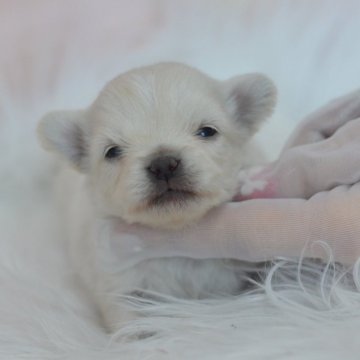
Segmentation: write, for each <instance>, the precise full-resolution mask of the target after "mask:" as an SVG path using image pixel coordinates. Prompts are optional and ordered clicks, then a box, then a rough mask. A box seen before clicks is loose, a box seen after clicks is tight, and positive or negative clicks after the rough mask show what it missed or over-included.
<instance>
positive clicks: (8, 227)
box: [0, 0, 360, 360]
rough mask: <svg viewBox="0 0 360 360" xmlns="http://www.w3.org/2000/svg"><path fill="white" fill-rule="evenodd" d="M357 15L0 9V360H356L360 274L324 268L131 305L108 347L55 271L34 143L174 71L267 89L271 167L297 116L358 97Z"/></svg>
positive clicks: (176, 5) (299, 4)
mask: <svg viewBox="0 0 360 360" xmlns="http://www.w3.org/2000/svg"><path fill="white" fill-rule="evenodd" d="M359 14H360V3H359V2H358V1H356V0H348V1H346V2H344V1H338V0H317V1H293V2H291V1H281V0H269V1H266V2H265V1H260V0H247V1H245V0H244V1H241V0H238V1H235V0H226V1H220V0H219V1H216V0H207V1H206V0H199V1H191V0H182V1H181V0H179V1H175V0H174V1H166V0H135V1H116V0H104V1H86V0H64V1H57V2H56V1H55V2H54V1H47V0H28V1H21V0H8V1H6V0H5V1H2V2H1V4H0V144H1V155H0V236H1V237H0V249H1V251H0V284H1V287H0V358H1V359H6V360H10V359H16V360H21V359H54V360H55V359H73V360H81V359H87V360H91V359H104V360H108V359H109V360H110V359H210V360H211V359H247V360H253V359H277V360H278V359H308V360H311V359H314V360H315V359H316V360H320V359H327V360H329V359H342V358H343V359H358V358H359V357H360V355H359V354H360V341H359V337H358V332H359V331H360V330H359V329H360V292H359V290H360V278H359V274H360V270H359V266H355V267H354V269H349V271H350V275H347V276H345V275H344V270H339V269H335V268H334V266H333V263H332V262H331V261H329V264H328V266H327V267H321V266H319V265H312V266H309V265H302V264H301V263H298V262H296V261H290V260H283V261H280V262H278V263H277V264H276V265H274V266H273V267H269V269H268V272H267V276H266V279H265V280H264V282H262V284H260V285H259V287H258V289H257V290H255V291H253V292H250V293H248V294H245V295H242V296H239V297H237V298H229V299H227V300H222V301H212V302H206V301H202V302H191V301H173V302H171V303H168V304H157V303H153V304H146V306H145V305H144V304H133V306H140V307H142V308H145V311H146V312H147V313H148V317H146V318H142V319H141V320H138V321H136V322H133V323H130V324H128V326H126V327H125V328H123V329H122V330H121V331H120V332H119V334H116V335H115V336H112V337H111V336H110V335H108V334H106V333H105V332H104V331H103V330H102V329H101V328H100V327H99V326H98V325H97V323H96V321H95V310H94V308H93V307H92V304H91V302H89V300H88V297H87V296H86V294H84V293H82V292H81V291H80V288H79V286H78V284H77V283H76V282H75V280H74V276H73V273H72V269H71V266H70V264H69V263H68V261H67V256H66V252H65V249H64V246H63V242H62V237H63V233H62V229H61V228H59V225H58V224H57V221H56V220H57V219H56V218H57V214H56V209H54V207H53V206H52V199H51V191H50V188H51V173H52V171H51V170H52V168H51V161H50V160H49V158H48V157H47V155H46V154H44V153H43V152H42V151H41V150H40V148H39V147H38V145H37V142H36V137H35V135H34V129H35V124H36V122H37V120H38V118H39V117H40V116H41V115H42V114H43V113H44V112H46V111H47V110H50V109H54V108H65V107H67V108H70V107H81V106H85V105H87V104H88V103H89V102H90V101H91V99H92V98H93V97H94V96H95V94H96V93H97V91H98V90H99V89H100V88H101V86H102V85H103V84H104V82H105V81H106V80H109V79H110V78H112V77H113V76H114V75H116V74H118V73H120V72H122V71H124V70H126V69H128V68H130V67H134V66H137V65H143V64H147V63H153V62H156V61H161V60H177V61H184V62H187V63H189V64H191V65H194V66H197V67H199V68H201V69H202V70H204V71H206V72H208V73H210V74H211V75H213V76H215V77H219V78H225V77H227V76H231V75H233V74H236V73H242V72H247V71H261V72H265V73H267V74H268V75H269V76H270V77H272V78H273V79H274V81H275V83H277V85H278V87H279V93H280V96H279V107H278V111H277V113H276V114H275V116H274V119H273V120H271V121H270V122H269V125H268V126H266V127H265V129H264V130H263V131H262V133H261V134H260V138H261V140H262V141H263V143H265V145H266V146H267V149H268V151H269V153H271V156H275V155H276V153H277V151H278V150H279V148H280V146H281V144H282V142H283V140H284V137H285V136H286V135H287V134H288V133H289V131H290V129H291V128H292V127H293V126H294V124H295V123H296V122H297V121H298V120H299V119H300V118H301V117H302V116H303V115H305V114H306V113H307V112H308V111H310V110H312V109H314V108H316V107H317V106H320V105H321V104H322V103H324V102H325V101H327V100H329V99H330V98H332V97H335V96H337V95H341V94H343V93H346V92H348V91H350V90H352V89H354V88H356V87H359V86H360V66H359V64H360V45H359V39H358V37H359V33H360V21H359V20H358V19H359ZM299 255H300V254H299ZM329 259H330V260H331V254H330V253H329ZM351 274H352V275H351ZM139 331H143V332H144V333H147V334H149V333H153V336H150V337H146V338H144V339H142V340H139V339H137V338H136V337H135V336H133V334H134V333H138V332H139Z"/></svg>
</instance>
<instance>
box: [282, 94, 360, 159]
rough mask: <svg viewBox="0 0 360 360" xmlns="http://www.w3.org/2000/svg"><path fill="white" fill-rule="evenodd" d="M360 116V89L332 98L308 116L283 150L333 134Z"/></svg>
mask: <svg viewBox="0 0 360 360" xmlns="http://www.w3.org/2000/svg"><path fill="white" fill-rule="evenodd" d="M358 117H360V90H359V89H358V90H356V91H353V92H352V93H350V94H347V95H345V96H342V97H340V98H337V99H335V100H332V101H331V102H330V103H328V104H327V105H325V106H323V107H322V108H320V109H319V110H317V111H315V112H314V113H312V114H310V115H309V116H308V117H306V118H305V119H304V120H303V121H302V122H301V123H300V124H299V125H298V126H297V128H296V129H295V130H294V132H293V134H292V135H291V136H290V138H289V139H288V141H287V142H286V144H285V146H284V148H283V150H282V152H284V151H286V150H287V149H289V148H292V147H295V146H300V145H305V144H311V143H314V142H318V141H321V140H324V139H327V138H328V137H330V136H332V135H333V134H334V133H335V132H336V131H337V130H338V129H339V128H340V127H342V126H343V125H344V124H346V123H347V122H348V121H351V120H353V119H355V118H358Z"/></svg>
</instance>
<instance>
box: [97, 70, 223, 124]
mask: <svg viewBox="0 0 360 360" xmlns="http://www.w3.org/2000/svg"><path fill="white" fill-rule="evenodd" d="M217 85H218V84H217V82H216V81H215V80H213V79H211V78H209V77H208V76H206V75H205V74H203V73H201V72H200V71H198V70H195V69H193V68H190V67H187V66H185V65H180V64H161V65H155V66H150V67H146V68H141V69H135V70H132V71H130V72H128V73H125V74H123V75H120V76H119V77H117V78H115V79H114V80H112V81H111V82H110V83H109V84H108V85H107V86H106V87H105V88H104V90H103V91H102V92H101V94H100V95H99V97H98V99H97V100H96V102H95V106H96V108H97V110H100V111H101V112H103V113H105V114H107V115H108V116H121V117H122V118H123V120H124V119H125V120H126V119H128V120H129V121H133V120H134V119H135V118H136V117H139V116H142V115H143V116H146V117H148V118H149V119H150V118H151V117H152V116H154V115H156V117H159V116H160V117H161V116H162V115H164V116H173V115H174V113H178V112H185V113H186V112H190V111H198V110H199V109H202V108H207V107H208V106H209V103H213V104H216V102H219V98H220V97H221V94H220V91H219V87H218V86H217Z"/></svg>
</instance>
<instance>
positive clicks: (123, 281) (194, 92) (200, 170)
mask: <svg viewBox="0 0 360 360" xmlns="http://www.w3.org/2000/svg"><path fill="white" fill-rule="evenodd" d="M275 95H276V91H275V88H274V86H273V84H272V82H271V81H270V80H269V79H267V78H266V77H265V76H263V75H260V74H248V75H243V76H237V77H234V78H231V79H229V80H227V81H217V80H214V79H212V78H209V77H208V76H206V75H205V74H203V73H201V72H199V71H198V70H195V69H193V68H190V67H188V66H185V65H181V64H176V63H162V64H158V65H154V66H149V67H144V68H139V69H135V70H132V71H129V72H127V73H125V74H123V75H121V76H119V77H117V78H115V79H114V80H113V81H111V82H110V83H109V84H108V85H107V86H106V87H105V88H104V89H103V91H102V92H101V93H100V95H99V96H98V98H97V99H96V100H95V101H94V103H93V104H92V105H91V106H90V107H89V108H88V109H85V110H78V111H58V112H53V113H50V114H48V115H46V116H45V117H44V118H43V119H42V121H41V122H40V125H39V133H40V137H41V139H42V142H43V144H44V146H45V148H47V149H49V150H51V151H54V152H57V153H58V154H60V155H61V156H62V158H63V159H65V160H67V161H68V162H69V163H70V164H72V165H73V166H74V167H75V169H76V170H77V172H73V171H70V170H67V171H65V170H64V171H63V172H62V175H61V178H60V179H59V184H60V188H61V189H62V190H61V197H62V198H63V199H62V200H63V202H64V204H65V205H64V206H65V208H67V209H66V212H65V214H66V216H67V218H66V223H67V225H68V226H70V228H69V237H70V242H71V248H72V252H73V253H74V254H77V256H78V255H79V254H81V255H82V256H80V257H78V258H76V260H75V263H76V264H77V266H78V269H79V271H80V272H81V273H82V275H83V278H84V279H85V280H86V282H87V284H88V285H89V286H90V287H92V288H93V289H94V292H95V293H96V297H97V301H98V303H99V305H100V308H101V309H102V313H103V315H104V319H105V320H106V322H107V325H108V326H110V327H111V328H112V329H114V328H116V326H117V323H118V322H119V321H120V320H122V319H126V318H128V314H126V312H124V310H123V309H122V308H121V306H119V304H118V303H117V302H118V301H116V296H118V295H119V294H128V293H132V292H133V291H134V290H138V289H141V290H151V291H157V292H162V293H166V294H170V295H174V296H180V297H194V298H200V297H204V296H209V294H214V295H219V294H224V293H234V292H237V291H238V290H239V288H240V286H241V279H239V271H240V270H241V267H240V270H239V269H236V270H235V269H234V267H232V266H229V264H227V263H226V262H224V261H219V260H201V261H198V260H191V259H183V258H172V259H155V260H148V261H143V262H141V263H140V264H137V265H136V266H134V267H131V268H129V269H126V270H121V271H118V272H116V271H113V272H109V271H105V270H104V268H103V266H102V260H99V258H98V257H97V253H98V250H97V245H96V242H92V241H90V239H91V234H90V233H89V232H91V226H90V224H91V223H92V222H93V221H94V217H95V218H96V217H119V218H121V219H123V220H125V221H126V222H129V223H141V224H144V225H148V226H151V227H155V228H159V229H175V228H180V227H183V226H187V225H189V224H191V223H192V222H195V221H197V220H198V219H200V218H201V217H202V216H204V215H205V214H206V212H207V211H208V210H210V209H211V208H213V207H214V206H217V205H219V204H220V203H223V202H225V201H228V200H230V199H231V198H232V197H233V195H234V194H235V191H236V187H237V178H238V177H237V174H238V172H239V171H240V169H241V168H243V167H244V166H247V165H250V164H251V163H253V162H254V161H255V160H254V158H255V154H256V155H257V154H258V151H257V150H256V148H255V147H254V145H253V144H252V142H251V141H250V139H251V137H252V135H253V134H254V133H255V132H256V131H257V129H258V127H259V126H260V124H261V122H262V121H263V120H264V119H265V118H266V117H268V116H269V115H270V114H271V113H272V110H273V107H274V105H275V97H276V96H275ZM206 126H210V127H212V128H215V129H216V130H217V134H215V135H214V136H212V137H209V138H203V137H201V136H199V133H198V131H199V129H201V128H203V127H206ZM113 146H117V147H118V149H120V150H121V154H120V155H119V156H116V157H115V158H112V159H108V158H106V155H105V154H106V152H107V150H108V149H109V148H111V147H113ZM168 154H171V156H174V157H176V158H177V159H180V160H181V169H182V174H181V176H182V180H181V181H180V182H179V184H180V185H179V184H177V185H176V186H178V187H179V186H180V188H177V190H180V191H179V194H176V195H175V197H172V198H170V199H168V200H167V199H165V200H164V201H160V202H159V201H155V202H154V201H152V199H153V193H154V188H156V186H155V185H154V183H153V181H152V180H151V179H150V178H149V171H148V169H149V164H151V161H152V160H153V159H154V158H157V157H160V156H166V155H168ZM64 189H66V190H64ZM64 191H66V192H67V193H68V194H70V197H69V199H70V200H69V199H64V196H63V194H64ZM156 191H157V190H156ZM184 192H185V193H186V194H188V193H190V196H186V197H184V194H183V193H184ZM159 196H162V195H161V194H160V195H159ZM177 197H178V198H177Z"/></svg>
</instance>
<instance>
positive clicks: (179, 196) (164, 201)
mask: <svg viewBox="0 0 360 360" xmlns="http://www.w3.org/2000/svg"><path fill="white" fill-rule="evenodd" d="M196 197H197V194H196V193H195V192H194V191H192V190H189V189H175V188H171V187H168V188H167V189H166V190H164V191H162V192H161V193H160V194H156V195H155V196H153V197H152V198H151V199H150V201H149V203H148V204H149V206H151V207H161V206H168V205H175V206H185V205H186V204H187V203H188V202H189V201H191V200H194V199H195V198H196Z"/></svg>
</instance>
